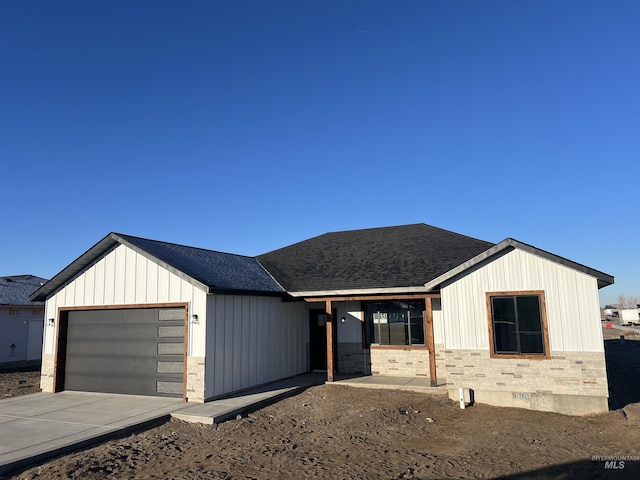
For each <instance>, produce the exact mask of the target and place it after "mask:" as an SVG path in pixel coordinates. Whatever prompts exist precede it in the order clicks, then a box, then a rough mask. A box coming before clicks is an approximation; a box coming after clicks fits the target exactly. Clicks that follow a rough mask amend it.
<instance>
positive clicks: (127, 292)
mask: <svg viewBox="0 0 640 480" xmlns="http://www.w3.org/2000/svg"><path fill="white" fill-rule="evenodd" d="M206 297H207V294H206V292H205V291H204V289H203V288H202V287H197V286H195V285H193V284H191V283H189V282H187V281H186V280H183V279H182V278H180V277H179V276H178V275H175V274H173V273H171V272H169V271H168V270H166V269H164V268H161V267H159V266H158V264H157V263H155V262H153V261H151V260H148V259H147V258H146V257H144V256H143V255H140V254H138V253H137V252H136V251H134V250H132V249H130V248H128V247H126V246H124V245H119V246H118V247H116V248H115V249H114V250H112V251H110V252H109V253H107V254H106V255H105V256H103V257H102V258H100V259H99V260H98V261H97V262H96V263H95V264H93V265H91V266H90V267H88V268H87V269H86V270H84V271H83V272H82V273H81V274H79V275H78V276H77V277H76V278H75V279H73V280H72V281H71V282H70V283H68V284H67V285H65V286H64V287H63V288H62V289H61V290H60V291H59V292H57V293H56V294H55V295H53V296H52V297H51V298H49V300H47V303H46V312H45V319H48V318H57V311H58V308H59V307H72V306H73V307H75V306H87V307H89V306H103V305H132V304H152V303H167V302H180V303H182V302H186V303H187V304H188V305H189V315H192V314H197V315H198V317H199V318H198V321H199V323H198V324H193V323H190V325H189V345H188V349H189V350H188V351H189V355H194V356H204V351H205V348H204V340H205V335H204V331H205V326H206ZM46 324H47V322H46V321H45V328H44V330H45V333H44V336H45V339H44V353H46V354H53V353H54V345H55V342H54V340H55V338H54V335H55V328H54V327H52V326H47V325H46Z"/></svg>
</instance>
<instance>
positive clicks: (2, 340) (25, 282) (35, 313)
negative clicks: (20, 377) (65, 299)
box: [0, 275, 47, 364]
mask: <svg viewBox="0 0 640 480" xmlns="http://www.w3.org/2000/svg"><path fill="white" fill-rule="evenodd" d="M46 281H47V280H46V279H45V278H40V277H36V276H34V275H12V276H6V277H0V364H7V363H14V362H16V363H18V362H26V361H34V362H36V361H38V360H40V357H41V355H42V329H43V320H44V302H40V301H37V302H34V301H31V300H30V299H29V296H30V295H31V294H32V293H33V292H35V291H36V290H37V289H38V288H40V287H41V286H42V285H44V283H45V282H46Z"/></svg>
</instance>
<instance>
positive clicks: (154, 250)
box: [115, 234, 284, 293]
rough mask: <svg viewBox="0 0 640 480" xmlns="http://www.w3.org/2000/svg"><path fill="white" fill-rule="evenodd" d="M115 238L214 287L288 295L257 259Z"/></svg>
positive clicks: (122, 236) (149, 241)
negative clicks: (284, 293)
mask: <svg viewBox="0 0 640 480" xmlns="http://www.w3.org/2000/svg"><path fill="white" fill-rule="evenodd" d="M115 235H116V236H117V237H120V238H122V239H123V240H125V241H127V242H129V243H130V244H132V245H134V246H136V247H138V248H139V249H141V250H143V251H145V252H147V253H148V254H150V255H152V256H153V257H155V258H157V259H159V260H161V261H163V262H165V263H167V264H168V265H171V266H172V267H174V268H176V269H178V270H180V271H181V272H183V273H185V274H187V275H189V276H190V277H191V278H193V279H195V280H197V281H199V282H200V283H203V284H204V285H206V286H208V287H210V288H213V289H217V290H240V291H252V292H269V293H283V292H284V290H283V288H282V287H281V286H280V285H278V282H276V281H275V280H274V279H273V277H272V276H271V275H270V274H269V272H267V271H266V270H265V269H264V268H263V267H262V265H260V263H258V261H257V260H256V259H255V258H253V257H246V256H243V255H235V254H232V253H223V252H216V251H214V250H206V249H203V248H196V247H187V246H184V245H177V244H174V243H166V242H160V241H157V240H148V239H145V238H139V237H132V236H129V235H123V234H115Z"/></svg>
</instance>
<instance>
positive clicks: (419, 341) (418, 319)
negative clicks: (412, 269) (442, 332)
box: [363, 300, 425, 345]
mask: <svg viewBox="0 0 640 480" xmlns="http://www.w3.org/2000/svg"><path fill="white" fill-rule="evenodd" d="M424 308H425V307H424V301H419V300H418V301H411V302H406V301H383V302H363V310H364V313H365V322H366V326H365V328H366V332H367V342H368V343H377V344H379V345H414V344H416V345H424V344H425V341H424V339H425V336H424V335H425V334H424V321H423V316H422V315H423V313H422V312H423V311H424ZM409 327H411V329H410V328H409ZM409 336H411V338H409Z"/></svg>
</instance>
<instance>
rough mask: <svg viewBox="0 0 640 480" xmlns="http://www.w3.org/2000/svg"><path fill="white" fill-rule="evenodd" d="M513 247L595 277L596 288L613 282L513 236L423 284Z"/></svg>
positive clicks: (428, 285) (432, 284) (445, 278)
mask: <svg viewBox="0 0 640 480" xmlns="http://www.w3.org/2000/svg"><path fill="white" fill-rule="evenodd" d="M514 248H519V249H521V250H524V251H526V252H528V253H531V254H533V255H537V256H539V257H542V258H545V259H547V260H550V261H552V262H555V263H558V264H560V265H564V266H565V267H569V268H572V269H574V270H577V271H579V272H582V273H585V274H587V275H590V276H592V277H595V278H596V279H597V281H598V288H603V287H606V286H608V285H612V284H613V282H614V278H613V277H612V276H611V275H609V274H606V273H604V272H601V271H599V270H596V269H594V268H591V267H587V266H586V265H582V264H580V263H577V262H574V261H572V260H569V259H567V258H564V257H561V256H559V255H555V254H553V253H550V252H547V251H545V250H542V249H540V248H537V247H534V246H533V245H529V244H526V243H524V242H520V241H518V240H515V239H513V238H506V239H504V240H503V241H502V242H500V243H497V244H496V245H494V246H493V247H491V248H489V249H487V250H486V251H484V252H482V253H480V254H479V255H476V256H475V257H473V258H471V259H469V260H468V261H466V262H464V263H463V264H461V265H458V266H457V267H456V268H453V269H451V270H449V271H448V272H445V273H443V274H442V275H440V276H438V277H437V278H434V279H433V280H431V281H429V282H427V283H426V284H425V287H426V288H427V289H428V290H433V289H435V288H437V287H439V286H441V285H442V284H443V283H444V282H446V281H448V280H450V279H452V278H453V277H455V276H456V275H461V274H464V273H465V272H467V271H468V270H470V269H471V268H473V267H475V266H476V265H478V264H480V263H481V262H484V261H491V259H492V258H493V257H495V256H496V255H498V254H500V253H501V252H504V251H508V250H510V249H514Z"/></svg>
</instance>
